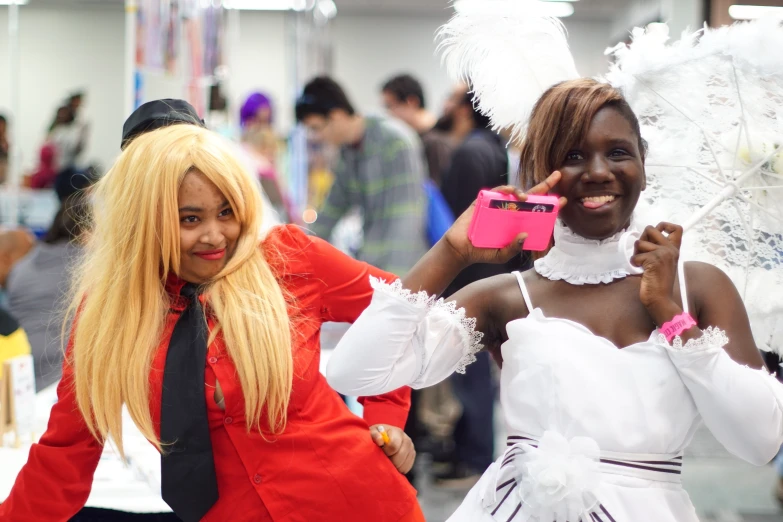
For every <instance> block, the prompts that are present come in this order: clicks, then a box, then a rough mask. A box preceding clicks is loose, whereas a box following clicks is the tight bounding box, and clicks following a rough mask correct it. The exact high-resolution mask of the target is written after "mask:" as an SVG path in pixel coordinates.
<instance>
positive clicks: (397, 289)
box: [370, 276, 435, 308]
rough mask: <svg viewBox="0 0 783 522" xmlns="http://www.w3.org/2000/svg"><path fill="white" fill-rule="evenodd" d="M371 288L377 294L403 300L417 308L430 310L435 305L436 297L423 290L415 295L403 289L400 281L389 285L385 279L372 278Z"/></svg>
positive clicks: (397, 280)
mask: <svg viewBox="0 0 783 522" xmlns="http://www.w3.org/2000/svg"><path fill="white" fill-rule="evenodd" d="M370 286H371V287H372V289H373V290H375V291H376V292H377V291H380V292H383V293H384V294H386V295H391V296H394V297H399V298H402V299H404V300H405V301H407V302H408V303H409V304H412V305H413V306H415V307H417V308H430V307H431V306H432V305H433V303H435V297H432V296H430V295H429V294H427V292H425V291H423V290H422V291H421V292H416V293H415V294H414V293H413V292H411V291H410V290H408V289H407V288H403V286H402V281H401V280H400V279H396V280H395V281H393V282H391V283H387V282H386V281H385V280H384V279H379V278H377V277H374V276H370Z"/></svg>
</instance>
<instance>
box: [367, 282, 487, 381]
mask: <svg viewBox="0 0 783 522" xmlns="http://www.w3.org/2000/svg"><path fill="white" fill-rule="evenodd" d="M370 285H371V286H372V288H373V290H375V291H376V292H382V293H384V294H386V295H390V296H394V297H398V298H401V299H404V300H405V301H407V302H408V303H409V304H411V305H413V306H415V307H417V308H422V309H424V308H426V309H427V313H428V314H429V313H433V312H434V313H443V314H445V315H446V316H448V317H449V318H450V320H451V321H452V322H453V324H454V325H455V326H456V328H457V330H458V331H459V333H460V337H461V339H462V346H463V348H464V354H463V356H462V358H461V359H460V360H459V362H458V363H457V369H456V370H455V371H456V372H457V373H462V374H464V373H465V368H467V366H468V365H469V364H471V363H473V362H475V361H476V354H477V353H478V352H480V351H481V349H482V348H484V345H483V344H481V339H482V338H483V337H484V334H483V333H482V332H477V331H476V319H474V318H472V317H465V309H464V308H457V304H456V303H455V302H454V301H448V302H446V301H444V300H443V299H442V298H441V299H436V298H435V297H433V296H430V295H429V294H427V292H424V291H421V292H416V293H413V292H411V291H410V290H408V289H407V288H403V286H402V281H400V280H399V279H397V280H396V281H394V282H392V283H387V282H386V281H384V280H382V279H378V278H377V277H373V276H370ZM423 371H424V368H422V372H423Z"/></svg>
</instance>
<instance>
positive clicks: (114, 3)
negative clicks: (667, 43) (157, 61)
mask: <svg viewBox="0 0 783 522" xmlns="http://www.w3.org/2000/svg"><path fill="white" fill-rule="evenodd" d="M335 3H336V4H337V9H338V13H340V12H343V13H357V14H358V13H361V14H365V13H366V14H378V13H390V14H412V13H415V14H421V15H441V14H443V13H444V12H446V13H449V12H450V2H449V0H335ZM629 3H631V0H578V1H576V2H573V5H574V8H575V12H574V17H575V18H580V19H585V18H586V19H603V20H611V19H613V18H615V16H617V14H618V13H619V12H621V11H622V10H623V9H624V8H625V7H627V6H628V5H629ZM123 4H124V0H29V5H31V6H46V7H55V6H56V7H58V8H62V7H81V8H85V7H90V8H101V7H102V8H108V9H121V8H122V6H123Z"/></svg>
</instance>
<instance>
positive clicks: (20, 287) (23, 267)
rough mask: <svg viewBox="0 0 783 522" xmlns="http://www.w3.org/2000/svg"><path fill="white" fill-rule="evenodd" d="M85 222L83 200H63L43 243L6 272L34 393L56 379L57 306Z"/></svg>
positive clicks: (59, 368)
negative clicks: (26, 344) (24, 340)
mask: <svg viewBox="0 0 783 522" xmlns="http://www.w3.org/2000/svg"><path fill="white" fill-rule="evenodd" d="M86 218H87V213H86V204H85V198H84V196H83V195H81V194H77V193H73V194H71V195H70V196H67V197H66V199H65V201H64V202H63V203H62V205H60V208H59V210H58V211H57V214H56V215H55V217H54V221H53V223H52V226H51V227H50V228H49V231H48V232H47V234H46V236H45V237H44V239H43V241H41V242H38V243H37V244H36V245H35V246H34V247H33V248H32V250H31V251H30V252H29V253H28V254H27V255H26V256H24V257H23V258H21V259H19V260H18V261H17V262H16V263H15V264H14V265H13V266H12V267H11V270H10V272H9V274H8V277H7V279H6V282H5V289H6V295H7V298H8V309H9V311H10V312H11V314H13V316H14V317H16V318H17V319H18V320H19V323H20V324H21V325H22V327H23V328H24V330H25V331H26V332H27V336H28V339H29V341H30V347H31V350H32V354H33V363H34V369H35V389H36V392H37V391H40V390H42V389H43V388H46V387H47V386H50V385H52V384H54V383H56V382H57V381H59V380H60V376H61V375H62V359H63V352H62V343H61V337H60V326H61V324H60V321H59V319H60V312H59V310H60V306H59V305H61V304H62V303H61V301H62V299H63V298H64V297H65V295H66V292H67V290H68V267H69V266H70V265H71V264H72V263H73V262H74V261H75V260H76V258H77V256H78V255H79V253H80V251H81V248H80V246H79V244H78V242H77V240H78V238H79V236H80V235H81V233H82V226H83V224H84V223H85V219H86Z"/></svg>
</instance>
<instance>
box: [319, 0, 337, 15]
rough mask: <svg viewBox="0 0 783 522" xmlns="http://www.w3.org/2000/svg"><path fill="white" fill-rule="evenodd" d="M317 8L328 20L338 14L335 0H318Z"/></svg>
mask: <svg viewBox="0 0 783 522" xmlns="http://www.w3.org/2000/svg"><path fill="white" fill-rule="evenodd" d="M315 8H316V9H317V10H318V12H319V13H321V15H323V17H324V18H325V19H327V20H331V19H332V18H334V17H335V16H336V15H337V6H336V5H335V4H334V0H318V3H317V4H315Z"/></svg>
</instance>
